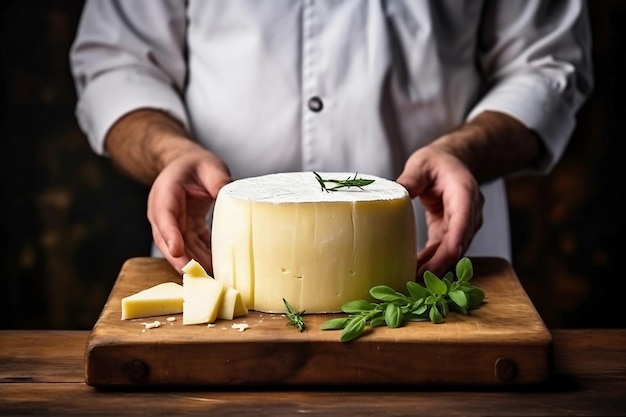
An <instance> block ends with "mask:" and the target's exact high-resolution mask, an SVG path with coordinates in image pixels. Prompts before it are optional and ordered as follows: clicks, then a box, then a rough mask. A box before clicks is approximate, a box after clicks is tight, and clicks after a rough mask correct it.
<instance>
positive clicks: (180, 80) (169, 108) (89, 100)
mask: <svg viewBox="0 0 626 417" xmlns="http://www.w3.org/2000/svg"><path fill="white" fill-rule="evenodd" d="M185 31H186V19H185V1H184V0H158V1H157V0H153V1H150V2H144V1H132V0H130V1H128V0H126V1H125V0H106V1H101V0H87V2H86V3H85V6H84V9H83V12H82V15H81V20H80V22H79V26H78V31H77V35H76V38H75V39H74V43H73V44H72V47H71V49H70V67H71V70H72V75H73V77H74V83H75V87H76V93H77V95H78V101H77V105H76V117H77V120H78V124H79V126H80V127H81V129H82V130H83V131H84V132H85V134H86V135H87V137H88V139H89V143H90V145H91V147H92V149H93V150H94V151H95V152H96V153H98V154H101V155H104V154H106V150H105V148H104V138H105V136H106V134H107V132H108V130H109V129H110V128H111V126H112V125H113V124H114V123H115V122H116V121H117V120H118V119H119V118H120V117H122V116H123V115H125V114H126V113H128V112H131V111H133V110H137V109H140V108H153V109H159V110H162V111H165V112H167V113H169V114H170V115H171V116H172V117H174V118H176V119H177V120H179V121H180V122H181V123H183V124H184V125H185V126H187V125H188V122H187V116H186V113H185V109H184V106H183V103H182V100H181V95H182V93H183V89H184V86H185V79H186V63H185V59H184V54H185V48H184V46H185Z"/></svg>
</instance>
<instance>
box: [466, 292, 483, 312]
mask: <svg viewBox="0 0 626 417" xmlns="http://www.w3.org/2000/svg"><path fill="white" fill-rule="evenodd" d="M465 294H466V295H467V304H468V307H469V308H471V309H474V308H478V307H479V306H480V305H481V304H482V303H483V301H484V299H485V292H484V291H483V290H481V289H480V288H478V287H472V288H471V289H470V290H469V291H467V292H466V293H465Z"/></svg>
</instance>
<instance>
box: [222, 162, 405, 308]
mask: <svg viewBox="0 0 626 417" xmlns="http://www.w3.org/2000/svg"><path fill="white" fill-rule="evenodd" d="M319 175H320V176H321V177H322V178H324V179H340V180H345V179H348V178H354V177H355V174H354V173H352V174H350V173H335V172H333V173H330V172H323V173H319ZM358 178H362V179H373V180H374V182H372V183H371V184H369V185H367V186H365V187H361V188H359V187H349V188H342V189H339V190H337V191H325V190H323V189H322V187H321V185H320V183H319V182H318V180H317V179H316V177H315V174H314V173H313V172H289V173H279V174H270V175H264V176H259V177H252V178H245V179H241V180H237V181H233V182H232V183H230V184H228V185H226V186H224V187H223V188H222V189H221V190H220V192H219V194H218V196H217V199H216V202H215V207H214V214H213V224H212V255H213V273H214V277H215V279H218V280H220V281H222V282H224V283H225V284H227V285H230V286H232V287H234V288H236V289H237V290H239V291H240V292H241V295H242V297H243V299H244V302H245V303H246V306H247V307H248V309H251V310H256V311H262V312H270V313H277V312H284V311H285V305H284V302H283V298H284V299H286V300H287V301H288V302H289V303H290V304H291V305H292V306H293V308H294V309H296V310H298V311H305V313H325V312H339V311H341V306H342V305H343V304H345V303H347V302H349V301H353V300H359V299H365V300H369V299H371V297H370V295H369V289H370V288H371V287H373V286H375V285H388V286H390V287H392V288H394V289H396V290H397V291H403V292H405V290H406V282H407V281H409V280H414V279H415V273H416V253H417V243H416V237H415V236H416V235H415V217H414V212H413V207H412V203H411V199H410V197H409V195H408V193H407V191H406V189H405V188H404V187H403V186H401V185H400V184H398V183H396V182H393V181H390V180H387V179H383V178H379V177H375V176H372V175H361V174H358ZM332 185H333V184H327V188H329V187H332Z"/></svg>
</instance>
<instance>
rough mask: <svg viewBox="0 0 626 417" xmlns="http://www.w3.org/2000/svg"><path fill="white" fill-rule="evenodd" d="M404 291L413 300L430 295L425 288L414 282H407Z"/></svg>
mask: <svg viewBox="0 0 626 417" xmlns="http://www.w3.org/2000/svg"><path fill="white" fill-rule="evenodd" d="M406 289H407V291H408V292H409V295H410V296H411V298H413V299H415V300H418V299H420V298H426V297H428V296H429V295H430V292H429V291H428V290H427V289H426V288H424V287H422V286H421V285H419V284H418V283H417V282H415V281H408V282H407V283H406Z"/></svg>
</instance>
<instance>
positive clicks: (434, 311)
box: [428, 305, 442, 324]
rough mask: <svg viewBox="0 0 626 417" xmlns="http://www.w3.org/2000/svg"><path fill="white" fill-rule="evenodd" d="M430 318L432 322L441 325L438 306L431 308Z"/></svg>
mask: <svg viewBox="0 0 626 417" xmlns="http://www.w3.org/2000/svg"><path fill="white" fill-rule="evenodd" d="M428 317H430V321H431V322H433V323H435V324H438V323H441V319H442V317H441V313H440V312H439V310H438V309H437V305H434V306H432V307H431V308H430V311H429V312H428Z"/></svg>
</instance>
